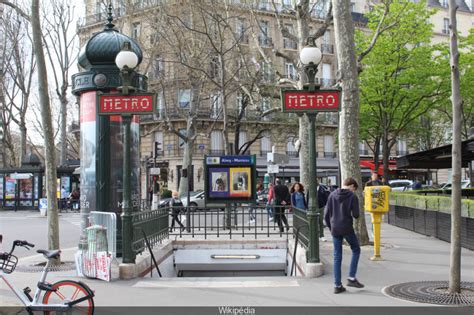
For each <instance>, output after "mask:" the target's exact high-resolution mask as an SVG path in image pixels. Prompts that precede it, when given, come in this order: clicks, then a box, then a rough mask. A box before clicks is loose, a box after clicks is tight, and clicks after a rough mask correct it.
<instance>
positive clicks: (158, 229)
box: [132, 208, 169, 254]
mask: <svg viewBox="0 0 474 315" xmlns="http://www.w3.org/2000/svg"><path fill="white" fill-rule="evenodd" d="M168 210H169V209H168V208H163V209H158V210H152V211H141V212H135V213H133V217H132V224H133V240H132V249H133V251H134V253H135V254H138V253H141V252H143V251H144V250H145V248H146V244H145V237H144V235H146V237H147V239H148V241H149V243H150V245H151V246H152V247H153V246H154V245H156V244H158V243H160V242H161V241H163V240H164V239H167V238H168V233H169V232H168V231H169V230H168V229H169V227H168Z"/></svg>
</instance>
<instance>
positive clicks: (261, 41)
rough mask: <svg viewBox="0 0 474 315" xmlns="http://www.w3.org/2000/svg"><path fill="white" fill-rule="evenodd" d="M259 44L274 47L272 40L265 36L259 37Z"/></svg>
mask: <svg viewBox="0 0 474 315" xmlns="http://www.w3.org/2000/svg"><path fill="white" fill-rule="evenodd" d="M258 43H259V44H260V45H262V46H267V47H270V46H272V43H273V42H272V38H271V37H268V36H264V35H259V36H258Z"/></svg>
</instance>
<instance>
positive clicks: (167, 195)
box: [161, 189, 171, 199]
mask: <svg viewBox="0 0 474 315" xmlns="http://www.w3.org/2000/svg"><path fill="white" fill-rule="evenodd" d="M165 198H171V190H168V189H163V190H162V191H161V199H165Z"/></svg>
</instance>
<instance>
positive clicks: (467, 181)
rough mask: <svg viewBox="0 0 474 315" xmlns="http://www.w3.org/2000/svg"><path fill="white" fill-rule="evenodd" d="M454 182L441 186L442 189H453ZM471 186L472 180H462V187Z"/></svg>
mask: <svg viewBox="0 0 474 315" xmlns="http://www.w3.org/2000/svg"><path fill="white" fill-rule="evenodd" d="M452 186H453V183H452V182H449V183H446V184H444V185H443V186H441V189H452V188H453V187H452ZM469 187H471V182H470V181H469V180H462V181H461V188H469Z"/></svg>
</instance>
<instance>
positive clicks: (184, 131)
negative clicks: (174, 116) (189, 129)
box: [178, 128, 186, 150]
mask: <svg viewBox="0 0 474 315" xmlns="http://www.w3.org/2000/svg"><path fill="white" fill-rule="evenodd" d="M178 132H179V134H180V135H183V136H186V129H185V128H182V129H179V130H178ZM184 144H185V142H184V140H183V138H181V137H179V139H178V148H179V149H180V150H182V149H184Z"/></svg>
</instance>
